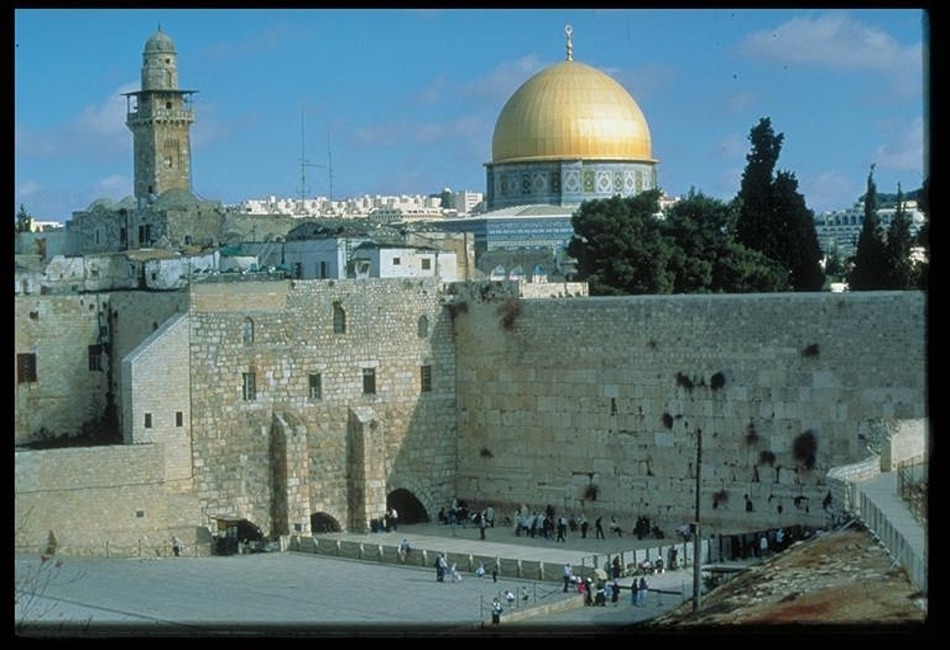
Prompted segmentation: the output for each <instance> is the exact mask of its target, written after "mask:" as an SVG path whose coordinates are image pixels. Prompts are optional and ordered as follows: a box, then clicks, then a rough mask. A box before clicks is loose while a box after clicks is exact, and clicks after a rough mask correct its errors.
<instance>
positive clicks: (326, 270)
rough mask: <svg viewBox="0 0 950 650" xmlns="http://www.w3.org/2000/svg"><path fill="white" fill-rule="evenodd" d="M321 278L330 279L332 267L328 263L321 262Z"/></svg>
mask: <svg viewBox="0 0 950 650" xmlns="http://www.w3.org/2000/svg"><path fill="white" fill-rule="evenodd" d="M320 277H321V278H328V277H330V265H329V264H328V263H327V262H320Z"/></svg>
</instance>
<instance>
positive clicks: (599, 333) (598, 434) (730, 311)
mask: <svg viewBox="0 0 950 650" xmlns="http://www.w3.org/2000/svg"><path fill="white" fill-rule="evenodd" d="M466 291H467V292H468V295H464V294H462V293H460V294H459V295H457V296H456V300H457V303H456V305H455V307H454V308H453V311H454V312H455V313H456V314H457V317H456V319H455V324H456V335H457V339H456V340H457V354H458V360H459V362H458V399H459V459H458V467H459V469H458V490H459V496H460V497H463V498H466V499H468V500H469V501H472V502H475V503H476V504H486V503H492V504H494V505H495V506H496V507H499V508H500V509H501V511H502V512H503V513H513V512H514V510H515V509H516V508H518V507H519V506H520V505H521V504H525V505H528V507H529V508H531V509H533V510H537V509H541V508H543V507H544V506H545V505H547V504H551V505H553V506H555V508H557V509H558V511H568V512H581V511H583V512H586V514H587V517H588V518H589V519H592V517H594V516H596V515H598V514H605V515H613V514H616V515H618V517H619V518H620V519H621V523H622V525H624V527H625V528H627V529H630V528H632V527H633V522H634V520H635V518H636V517H637V516H639V515H645V516H647V517H649V518H650V519H651V520H652V521H654V522H657V523H660V524H662V526H661V527H666V529H667V532H668V533H669V530H671V527H672V526H675V525H677V524H679V523H682V522H684V521H691V520H692V519H693V512H694V511H695V484H696V459H697V442H698V438H699V436H698V432H700V431H701V432H702V471H701V484H702V497H701V507H702V508H703V520H704V522H705V524H706V525H711V526H713V527H714V528H719V529H721V530H729V529H732V530H739V531H741V530H761V529H766V528H771V527H778V526H782V525H790V524H791V523H802V524H807V525H817V526H820V525H822V524H823V523H824V518H825V513H824V512H823V502H824V500H825V497H826V496H827V494H828V487H827V486H826V485H825V484H824V474H825V472H827V470H828V469H829V468H831V467H833V466H837V465H845V464H849V463H852V462H856V461H858V460H860V459H862V458H863V457H865V456H866V455H867V451H866V448H865V444H864V442H863V440H862V439H861V438H860V437H859V435H860V434H861V433H862V432H863V431H864V430H865V428H866V423H867V422H868V421H873V420H876V419H880V418H888V419H898V420H902V419H915V418H921V417H923V416H924V415H925V397H924V392H925V383H926V381H925V362H924V361H925V339H924V324H925V315H924V297H923V295H922V294H920V293H916V292H906V293H897V292H895V293H849V294H829V293H812V294H768V295H711V296H694V295H690V296H685V295H684V296H643V297H624V298H590V299H585V300H577V299H565V300H558V299H547V300H523V299H517V298H514V297H512V295H510V294H509V295H507V296H506V295H505V291H504V290H503V288H502V287H501V286H500V285H499V286H498V287H496V288H494V289H491V288H486V287H484V286H483V287H478V286H476V285H472V286H471V287H469V288H467V289H466ZM746 497H748V498H746Z"/></svg>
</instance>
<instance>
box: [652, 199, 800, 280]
mask: <svg viewBox="0 0 950 650" xmlns="http://www.w3.org/2000/svg"><path fill="white" fill-rule="evenodd" d="M735 223H736V210H735V205H734V204H726V203H724V202H723V201H720V200H719V199H714V198H710V197H707V196H704V195H703V194H702V193H701V192H696V191H695V190H692V189H691V190H690V193H689V195H687V196H686V198H684V199H683V200H681V201H678V202H676V203H675V204H673V205H672V206H670V208H668V209H667V212H666V218H665V219H664V220H663V222H662V227H663V231H664V233H665V236H666V238H667V240H668V242H669V244H670V247H671V250H672V251H673V254H672V256H671V258H670V270H671V271H672V272H673V273H674V278H675V279H674V289H673V291H674V293H707V292H712V293H743V292H750V291H781V290H785V289H787V288H788V285H787V283H786V281H785V276H786V274H785V272H784V269H783V268H782V267H781V265H779V264H776V263H775V262H774V261H772V260H769V259H768V258H766V257H765V256H764V255H762V254H761V253H758V252H757V251H752V250H751V249H748V248H746V247H744V246H742V245H741V244H739V243H738V242H737V241H736V239H735Z"/></svg>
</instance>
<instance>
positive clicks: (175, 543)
mask: <svg viewBox="0 0 950 650" xmlns="http://www.w3.org/2000/svg"><path fill="white" fill-rule="evenodd" d="M172 553H174V554H175V557H179V556H180V555H181V540H180V539H178V537H172Z"/></svg>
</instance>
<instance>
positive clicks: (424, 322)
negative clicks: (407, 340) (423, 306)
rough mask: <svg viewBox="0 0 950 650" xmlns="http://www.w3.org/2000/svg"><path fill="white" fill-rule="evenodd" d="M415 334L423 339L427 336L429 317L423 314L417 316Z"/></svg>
mask: <svg viewBox="0 0 950 650" xmlns="http://www.w3.org/2000/svg"><path fill="white" fill-rule="evenodd" d="M417 334H418V335H419V338H420V339H424V338H425V337H427V336H429V319H428V318H426V317H425V316H420V317H419V325H418V327H417Z"/></svg>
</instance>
